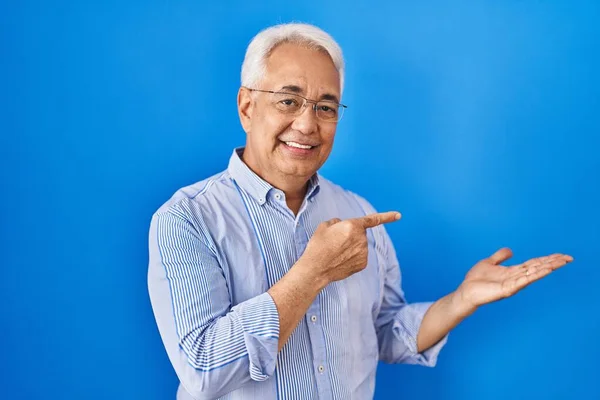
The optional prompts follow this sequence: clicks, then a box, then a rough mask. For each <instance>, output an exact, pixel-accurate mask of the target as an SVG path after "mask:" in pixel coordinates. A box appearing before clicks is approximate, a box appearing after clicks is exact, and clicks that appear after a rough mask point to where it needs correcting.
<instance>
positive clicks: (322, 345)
mask: <svg viewBox="0 0 600 400" xmlns="http://www.w3.org/2000/svg"><path fill="white" fill-rule="evenodd" d="M242 152H243V148H238V149H235V150H234V152H233V154H232V156H231V159H230V162H229V166H228V168H227V169H226V170H225V171H223V172H222V173H219V174H217V175H215V176H213V177H210V178H208V179H205V180H203V181H200V182H198V183H196V184H193V185H191V186H187V187H185V188H182V189H180V190H178V191H177V192H176V193H175V194H174V195H173V197H172V198H171V199H170V200H169V201H167V202H166V203H165V204H164V205H162V206H161V207H160V208H159V209H158V210H157V211H156V213H155V214H154V215H153V217H152V222H151V224H150V235H149V249H150V262H149V271H148V286H149V292H150V298H151V301H152V307H153V310H154V315H155V317H156V321H157V325H158V328H159V331H160V334H161V337H162V340H163V343H164V346H165V348H166V351H167V354H168V356H169V359H170V361H171V363H172V364H173V367H174V369H175V372H176V373H177V376H178V378H179V380H180V382H181V384H180V386H179V390H178V394H177V398H178V399H180V400H182V399H190V398H193V399H217V398H221V399H231V400H238V399H239V400H242V399H244V400H248V399H256V400H270V399H281V400H310V399H344V400H345V399H372V398H373V393H374V386H375V372H376V368H377V362H378V360H382V361H385V362H389V363H409V364H420V365H426V366H434V365H435V363H436V360H437V355H438V353H439V351H440V350H441V348H442V347H443V345H444V344H445V342H446V340H447V336H446V337H444V338H443V339H442V340H441V341H440V342H438V343H437V344H436V345H434V346H433V347H431V348H429V349H428V350H426V351H424V352H421V353H417V344H416V337H417V333H418V330H419V327H420V324H421V320H422V319H423V316H424V314H425V312H426V311H427V309H428V308H429V307H430V306H431V303H412V304H407V303H406V300H405V298H404V294H403V292H402V289H401V281H400V269H399V265H398V261H397V258H396V253H395V251H394V248H393V246H392V243H391V241H390V238H389V236H388V234H387V233H386V231H385V228H384V227H383V226H378V227H376V228H373V229H369V230H367V237H368V246H369V252H368V264H367V267H366V268H365V269H364V270H362V271H360V272H358V273H356V274H354V275H352V276H350V277H348V278H346V279H344V280H341V281H337V282H332V283H330V284H329V285H327V286H326V287H325V288H324V289H323V290H322V291H321V292H320V293H319V295H318V296H317V298H316V299H315V301H314V302H313V303H312V304H311V306H310V307H309V309H308V311H307V312H306V315H305V316H304V318H302V319H301V320H300V323H299V325H298V326H297V328H296V329H295V330H294V331H293V333H292V334H291V336H290V338H289V340H288V341H287V343H286V344H285V346H284V347H283V348H282V349H281V351H279V352H278V351H277V348H278V340H279V316H278V312H277V308H276V306H275V303H274V301H273V299H272V298H271V296H270V295H269V294H268V293H267V290H268V289H269V288H270V287H271V286H273V285H274V284H275V283H276V282H277V281H279V280H280V279H281V278H282V277H283V276H284V275H285V274H286V273H287V272H288V271H289V269H290V267H292V265H293V264H294V263H295V262H296V261H297V260H298V258H299V257H300V256H301V255H302V253H303V251H304V249H305V248H306V245H307V243H308V241H309V239H310V238H311V236H312V235H313V233H314V232H315V230H316V228H317V225H319V223H321V222H323V221H326V220H329V219H332V218H340V219H342V220H343V219H347V218H354V217H358V216H363V215H366V214H369V213H372V212H375V210H374V209H373V207H372V206H371V205H370V204H369V203H368V202H367V201H366V200H365V199H363V198H362V197H360V196H358V195H356V194H354V193H351V192H349V191H347V190H344V189H342V188H341V187H339V186H337V185H335V184H333V183H331V182H330V181H328V180H326V179H324V178H323V177H322V176H320V175H318V174H315V175H314V176H313V177H312V178H311V179H310V181H309V184H308V190H307V193H306V197H305V199H304V202H303V204H302V206H301V208H300V211H299V212H298V214H297V215H294V214H293V213H292V212H291V211H290V209H289V208H288V207H287V204H286V200H285V194H284V193H283V192H282V191H281V190H279V189H276V188H274V187H273V186H271V185H270V184H269V183H267V182H266V181H264V180H263V179H261V178H260V177H259V176H258V175H256V174H255V173H254V172H252V170H250V169H249V168H248V167H247V166H246V165H245V164H244V162H243V161H242V160H241V154H242Z"/></svg>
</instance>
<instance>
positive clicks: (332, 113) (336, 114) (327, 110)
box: [317, 101, 343, 121]
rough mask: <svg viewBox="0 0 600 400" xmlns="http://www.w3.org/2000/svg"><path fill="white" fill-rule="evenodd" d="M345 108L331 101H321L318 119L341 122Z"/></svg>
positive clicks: (318, 106) (318, 104)
mask: <svg viewBox="0 0 600 400" xmlns="http://www.w3.org/2000/svg"><path fill="white" fill-rule="evenodd" d="M342 112H343V107H340V105H339V104H337V103H333V102H330V101H320V102H318V103H317V117H319V118H320V119H322V120H323V121H339V119H340V118H341V117H342V116H341V113H342Z"/></svg>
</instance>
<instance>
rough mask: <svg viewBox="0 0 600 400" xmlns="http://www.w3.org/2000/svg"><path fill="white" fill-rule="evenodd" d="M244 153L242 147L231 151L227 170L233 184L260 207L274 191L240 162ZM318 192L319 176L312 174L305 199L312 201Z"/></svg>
mask: <svg viewBox="0 0 600 400" xmlns="http://www.w3.org/2000/svg"><path fill="white" fill-rule="evenodd" d="M243 153H244V147H237V148H235V149H234V150H233V153H232V154H231V158H230V159H229V166H228V167H227V170H228V171H229V174H230V175H231V177H232V178H233V179H234V180H235V182H236V183H237V184H238V185H239V187H241V188H242V189H244V191H245V192H246V193H248V194H249V195H250V196H252V197H253V198H254V199H255V200H256V201H258V203H259V204H260V205H263V204H265V202H266V201H267V195H268V194H269V192H270V191H271V189H274V188H273V186H272V185H271V184H270V183H268V182H267V181H265V180H264V179H262V178H261V177H260V176H258V175H256V174H255V173H254V171H252V170H251V169H250V168H248V166H247V165H246V164H245V163H244V162H243V161H242V154H243ZM318 192H319V176H318V174H316V173H315V174H314V175H313V176H312V177H311V178H310V180H309V181H308V190H307V191H306V198H307V199H309V200H312V199H313V198H314V196H315V195H316V194H317V193H318Z"/></svg>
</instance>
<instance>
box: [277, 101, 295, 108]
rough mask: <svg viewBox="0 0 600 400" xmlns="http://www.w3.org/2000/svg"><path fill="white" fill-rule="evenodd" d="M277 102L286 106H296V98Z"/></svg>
mask: <svg viewBox="0 0 600 400" xmlns="http://www.w3.org/2000/svg"><path fill="white" fill-rule="evenodd" d="M279 103H280V104H282V105H284V106H288V107H297V106H298V100H296V99H283V100H280V101H279Z"/></svg>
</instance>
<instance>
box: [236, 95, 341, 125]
mask: <svg viewBox="0 0 600 400" xmlns="http://www.w3.org/2000/svg"><path fill="white" fill-rule="evenodd" d="M243 87H244V88H245V89H248V90H249V91H251V92H261V93H271V94H289V95H292V96H297V97H300V98H301V99H303V100H304V102H303V103H302V107H300V110H302V111H300V112H299V113H298V114H297V115H296V116H298V115H301V114H302V113H303V112H304V108H305V107H306V104H307V103H310V104H312V105H313V106H312V107H311V108H312V109H313V111H314V112H315V116H316V117H317V118H318V119H319V120H321V121H323V122H339V121H340V120H341V119H342V117H343V116H344V111H342V116H341V117H339V118H338V119H336V120H335V121H332V120H326V119H323V118H320V117H319V114H317V103H323V102H325V103H331V104H336V105H337V106H338V107H340V108H342V109H345V108H348V106H347V105H345V104H342V103H336V102H335V101H331V100H311V99H307V98H306V97H304V96H301V95H299V94H297V93H290V92H280V91H275V90H262V89H253V88H249V87H246V86H243Z"/></svg>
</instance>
